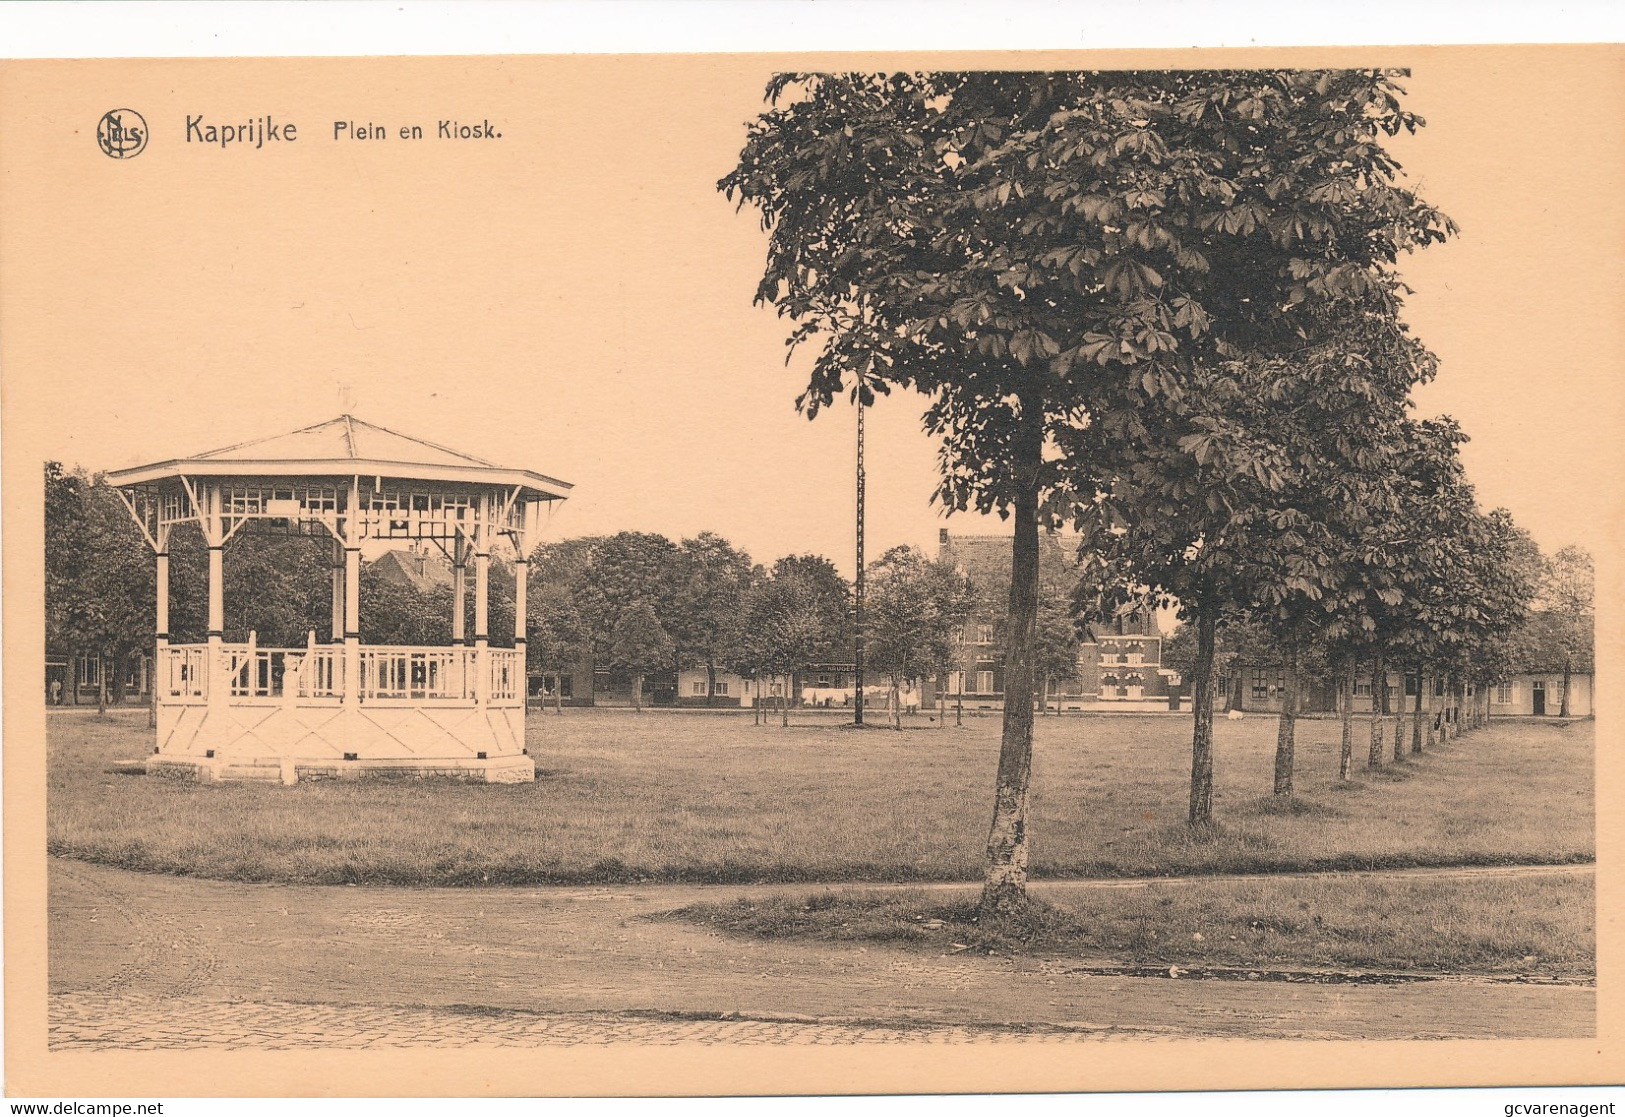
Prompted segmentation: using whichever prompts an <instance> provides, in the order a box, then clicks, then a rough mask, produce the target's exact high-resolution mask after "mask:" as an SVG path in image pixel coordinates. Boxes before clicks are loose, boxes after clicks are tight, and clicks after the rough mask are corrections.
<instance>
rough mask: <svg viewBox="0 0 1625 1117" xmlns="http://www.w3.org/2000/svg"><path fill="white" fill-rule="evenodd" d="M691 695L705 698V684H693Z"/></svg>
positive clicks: (696, 682) (697, 682)
mask: <svg viewBox="0 0 1625 1117" xmlns="http://www.w3.org/2000/svg"><path fill="white" fill-rule="evenodd" d="M689 693H690V694H692V695H694V696H695V697H697V698H704V697H705V683H703V682H701V681H698V680H696V681H695V682H694V683H693V684H691V687H690V690H689Z"/></svg>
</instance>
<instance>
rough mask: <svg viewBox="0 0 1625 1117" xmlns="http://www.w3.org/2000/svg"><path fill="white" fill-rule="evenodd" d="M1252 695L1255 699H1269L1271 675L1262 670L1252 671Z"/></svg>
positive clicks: (1254, 669) (1255, 668)
mask: <svg viewBox="0 0 1625 1117" xmlns="http://www.w3.org/2000/svg"><path fill="white" fill-rule="evenodd" d="M1252 695H1253V697H1254V698H1268V697H1269V696H1270V677H1269V673H1268V672H1266V671H1264V670H1262V669H1261V668H1257V667H1254V668H1253V670H1252Z"/></svg>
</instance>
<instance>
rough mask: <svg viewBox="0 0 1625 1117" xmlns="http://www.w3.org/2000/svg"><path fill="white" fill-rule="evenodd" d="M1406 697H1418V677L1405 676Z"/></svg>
mask: <svg viewBox="0 0 1625 1117" xmlns="http://www.w3.org/2000/svg"><path fill="white" fill-rule="evenodd" d="M1405 697H1407V698H1414V697H1416V676H1415V675H1406V676H1405Z"/></svg>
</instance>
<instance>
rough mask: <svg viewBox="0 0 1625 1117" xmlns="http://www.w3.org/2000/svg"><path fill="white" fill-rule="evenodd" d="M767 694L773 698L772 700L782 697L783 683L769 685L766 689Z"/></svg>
mask: <svg viewBox="0 0 1625 1117" xmlns="http://www.w3.org/2000/svg"><path fill="white" fill-rule="evenodd" d="M767 693H768V694H769V695H770V696H772V697H774V698H781V697H783V695H784V684H783V683H769V684H768V688H767Z"/></svg>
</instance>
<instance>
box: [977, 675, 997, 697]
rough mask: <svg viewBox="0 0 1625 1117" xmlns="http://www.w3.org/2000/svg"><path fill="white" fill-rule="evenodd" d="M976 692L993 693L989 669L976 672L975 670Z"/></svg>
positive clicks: (991, 676)
mask: <svg viewBox="0 0 1625 1117" xmlns="http://www.w3.org/2000/svg"><path fill="white" fill-rule="evenodd" d="M976 693H977V694H992V693H993V672H991V671H978V672H976Z"/></svg>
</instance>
